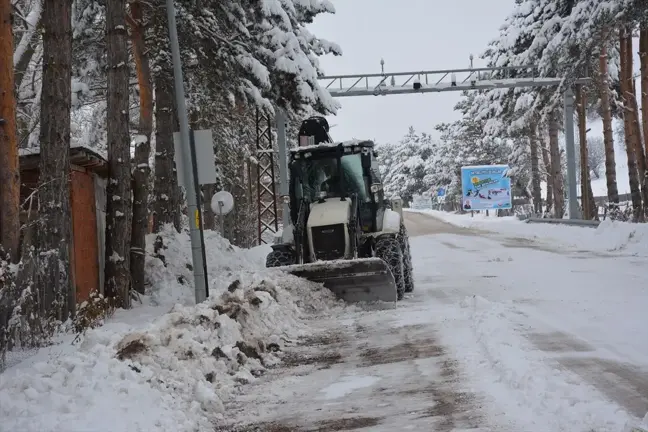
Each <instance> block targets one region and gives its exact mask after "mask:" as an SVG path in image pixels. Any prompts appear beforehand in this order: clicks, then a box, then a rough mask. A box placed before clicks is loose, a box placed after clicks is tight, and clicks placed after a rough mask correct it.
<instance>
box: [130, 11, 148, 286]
mask: <svg viewBox="0 0 648 432" xmlns="http://www.w3.org/2000/svg"><path fill="white" fill-rule="evenodd" d="M143 7H144V6H143V4H142V2H140V1H139V0H136V1H133V2H132V3H131V7H130V9H131V16H132V21H131V22H130V27H131V39H132V43H133V57H134V58H135V68H136V70H137V82H138V84H139V96H140V106H139V136H138V138H137V139H136V140H135V159H134V163H135V167H134V171H133V228H132V235H131V250H130V259H131V262H130V270H131V276H132V283H133V289H135V290H136V291H137V292H139V293H142V294H144V276H145V275H144V273H145V272H144V263H145V252H146V234H148V225H149V219H148V214H149V213H148V201H149V175H150V173H151V167H150V165H149V158H150V156H151V134H152V133H153V85H152V82H151V67H150V65H149V59H148V55H147V53H146V46H145V41H144V23H143V19H144V13H143V10H142V9H143Z"/></svg>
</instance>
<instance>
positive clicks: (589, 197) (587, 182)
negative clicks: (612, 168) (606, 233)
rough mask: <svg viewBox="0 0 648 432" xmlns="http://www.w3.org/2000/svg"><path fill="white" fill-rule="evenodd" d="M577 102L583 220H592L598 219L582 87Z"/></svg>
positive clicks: (585, 101)
mask: <svg viewBox="0 0 648 432" xmlns="http://www.w3.org/2000/svg"><path fill="white" fill-rule="evenodd" d="M576 101H577V104H578V105H577V109H578V137H579V140H580V167H581V179H580V181H581V202H582V207H583V219H586V220H591V219H596V218H597V216H598V215H597V211H596V204H595V203H594V193H593V192H592V181H591V179H590V167H589V162H588V161H589V158H588V151H587V114H586V111H585V110H586V108H587V107H586V105H587V95H586V94H585V91H584V89H583V88H582V86H577V87H576Z"/></svg>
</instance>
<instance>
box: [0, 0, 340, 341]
mask: <svg viewBox="0 0 648 432" xmlns="http://www.w3.org/2000/svg"><path fill="white" fill-rule="evenodd" d="M334 12H335V11H334V9H333V6H332V5H331V3H330V2H329V1H325V0H314V1H309V2H302V1H293V0H281V1H279V0H269V1H264V2H254V1H252V2H250V1H245V0H233V1H227V2H221V1H216V0H203V1H198V2H197V1H193V0H176V1H175V13H176V17H177V23H178V33H179V39H180V45H181V46H180V50H181V57H182V62H183V64H182V66H183V70H184V74H185V92H186V95H187V105H188V109H189V117H190V127H191V128H193V129H212V130H213V132H214V139H215V147H216V150H217V151H216V154H217V156H216V160H215V162H214V163H215V164H216V165H217V168H218V172H219V180H218V183H217V184H215V185H208V186H206V187H205V188H204V190H203V191H202V192H203V198H204V199H203V201H204V202H207V203H209V202H210V200H211V195H213V193H214V192H215V191H216V190H219V189H226V190H230V191H232V192H233V193H235V196H237V197H238V200H237V201H238V202H239V203H240V205H239V207H240V209H241V212H240V214H241V216H242V217H240V218H237V219H236V220H235V221H233V222H231V223H230V224H229V225H230V226H228V232H229V233H230V235H231V237H232V238H233V239H234V242H238V243H239V244H243V245H245V244H246V243H248V244H247V245H249V243H250V241H251V240H250V237H251V235H252V234H251V231H253V230H252V227H251V225H252V221H251V219H250V218H251V215H253V214H254V211H251V208H252V207H253V206H254V203H253V202H252V197H253V196H254V193H255V192H254V190H252V188H253V187H256V186H255V185H254V183H255V182H253V181H252V179H253V178H254V176H255V175H256V174H255V173H256V171H255V169H256V165H255V158H254V149H255V140H256V135H257V130H256V128H257V124H258V121H257V120H258V116H260V115H261V116H269V115H271V114H272V113H273V112H274V110H275V109H277V108H282V109H284V110H285V111H286V113H287V115H288V118H289V119H290V122H291V127H294V125H295V123H296V122H297V121H298V119H300V118H302V117H303V116H305V115H309V114H310V113H314V112H317V113H321V114H329V113H333V112H335V111H336V109H337V108H338V105H337V104H336V102H335V101H334V100H333V99H332V98H331V97H330V95H329V94H328V93H327V92H326V91H325V90H323V89H322V88H320V87H319V85H318V82H317V78H318V76H319V75H320V74H321V72H320V70H319V67H318V61H317V57H318V56H322V55H326V54H332V55H340V54H341V50H340V47H339V46H338V45H336V44H335V43H332V42H329V41H326V40H324V39H320V38H318V37H316V36H315V35H313V34H311V33H310V32H309V31H308V30H307V28H306V26H307V25H308V24H309V23H311V22H312V21H313V19H314V18H315V17H316V16H317V15H319V14H323V13H334ZM167 24H168V23H167V11H166V7H165V2H146V1H142V0H0V250H1V251H2V253H1V256H0V290H1V291H0V348H2V347H7V346H9V345H15V344H32V345H34V344H38V343H39V338H42V337H45V336H44V335H46V334H47V333H48V329H47V328H46V327H48V326H50V324H44V323H57V322H58V323H60V322H62V321H65V320H66V319H67V318H68V317H70V316H71V315H72V314H73V313H74V310H73V309H74V299H73V298H72V299H71V293H73V292H74V290H73V288H72V286H71V278H70V274H71V257H70V244H71V235H72V226H71V214H70V187H69V178H70V157H69V155H70V147H71V145H72V146H78V145H81V146H85V147H89V148H92V149H93V150H95V151H97V152H98V153H100V154H102V155H104V156H105V158H106V159H107V164H108V180H107V188H106V197H107V199H106V225H105V226H106V230H105V257H106V259H105V275H101V276H102V277H103V278H104V280H105V282H104V288H105V294H106V296H107V297H108V298H110V299H112V300H113V301H114V305H116V306H119V307H125V308H128V307H130V304H131V298H132V296H133V293H137V292H139V293H143V292H144V286H145V283H146V281H145V271H144V270H145V251H146V249H147V244H146V242H147V238H148V237H147V234H148V232H149V219H150V216H151V215H152V216H153V231H154V232H160V231H161V230H163V229H164V227H166V226H173V227H174V229H176V230H180V229H181V228H182V224H183V222H182V221H183V216H184V215H183V210H184V209H183V204H182V202H183V200H182V190H181V189H180V188H179V187H178V183H177V179H176V173H175V168H174V144H173V132H174V131H177V130H179V125H178V120H177V111H176V106H175V99H174V80H173V69H172V63H171V54H170V45H169V38H168V25H167ZM21 149H31V150H34V151H37V152H38V153H39V154H40V165H39V179H38V187H37V191H36V194H35V195H36V196H35V201H36V205H35V208H36V209H37V211H36V212H33V213H35V214H32V215H31V218H30V220H29V221H25V220H21V216H24V210H25V205H26V204H25V203H23V202H21V198H20V187H21V178H20V167H19V153H20V151H21ZM246 206H249V207H250V209H247V207H246ZM214 218H215V216H214V215H213V213H211V210H210V209H209V206H208V205H207V206H205V218H204V222H205V227H206V228H212V227H213V225H214ZM23 219H24V217H23ZM28 230H30V232H31V233H32V234H31V235H29V236H27V235H25V234H26V232H27V231H28ZM158 241H161V239H160V238H158V240H157V241H156V248H157V249H158V250H162V249H163V247H164V245H162V244H158ZM5 257H6V259H5ZM50 327H51V326H50Z"/></svg>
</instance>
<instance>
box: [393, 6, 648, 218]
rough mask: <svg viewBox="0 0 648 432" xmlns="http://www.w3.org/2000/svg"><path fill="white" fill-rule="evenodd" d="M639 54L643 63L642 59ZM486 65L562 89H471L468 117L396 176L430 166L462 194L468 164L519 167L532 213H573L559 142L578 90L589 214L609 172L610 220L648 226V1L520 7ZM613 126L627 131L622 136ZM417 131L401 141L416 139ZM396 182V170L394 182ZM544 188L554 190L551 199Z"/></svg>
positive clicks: (437, 180)
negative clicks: (624, 200) (621, 173)
mask: <svg viewBox="0 0 648 432" xmlns="http://www.w3.org/2000/svg"><path fill="white" fill-rule="evenodd" d="M636 52H638V54H639V64H638V65H636V64H635V62H634V54H635V53H636ZM481 58H482V59H483V60H484V61H485V62H486V64H487V65H488V66H489V67H505V66H512V67H521V69H517V70H515V71H511V70H505V71H493V72H492V73H491V74H490V75H489V76H481V77H480V78H481V79H486V80H487V79H507V78H529V77H559V78H562V79H563V83H562V85H561V86H560V87H559V88H516V89H492V90H480V91H471V92H464V93H463V94H462V96H461V100H460V101H459V102H458V103H457V105H456V106H455V110H456V111H457V112H458V113H459V114H460V119H459V120H457V121H455V122H452V123H446V124H440V125H437V126H436V127H435V129H436V130H437V132H438V133H439V135H440V139H439V140H436V141H435V140H431V139H430V138H429V137H426V136H425V135H422V136H421V137H420V138H419V141H420V140H423V141H424V143H423V144H424V145H423V147H422V148H421V149H420V150H419V151H420V155H419V156H420V157H419V159H415V160H417V161H418V162H416V163H414V162H402V166H401V167H400V168H399V169H405V171H403V173H405V175H403V176H402V177H398V176H397V177H396V178H399V179H400V178H403V179H406V180H407V181H408V182H410V183H412V182H415V180H413V179H412V178H410V177H409V176H408V173H409V171H408V170H410V169H418V170H419V171H418V172H419V173H423V168H422V167H423V166H426V167H427V171H425V172H426V174H425V175H426V176H427V177H425V178H426V180H425V183H424V185H425V187H426V188H429V187H439V186H445V187H447V188H448V190H449V191H450V192H451V193H455V194H456V193H457V192H458V178H459V177H458V174H459V168H460V166H461V165H462V164H463V165H466V164H487V163H509V164H510V165H511V167H512V168H514V170H513V173H514V174H515V175H516V178H515V182H516V185H517V186H518V189H520V190H521V191H522V193H523V194H526V195H528V196H529V198H531V199H532V202H533V206H534V212H535V213H537V214H542V213H545V214H551V215H553V216H554V217H558V218H562V217H563V216H564V215H565V214H566V206H565V200H566V188H565V181H566V180H565V157H564V154H563V151H564V149H563V148H561V147H562V146H561V144H560V138H559V137H560V132H561V131H562V129H563V118H564V112H563V94H564V91H565V90H566V89H567V88H568V87H572V88H573V89H574V91H575V99H576V106H575V111H576V113H575V121H576V125H577V131H576V135H577V136H576V140H577V142H576V147H577V151H578V154H577V158H578V167H579V172H580V177H579V179H578V183H579V184H580V191H579V196H580V197H581V210H582V213H583V216H584V217H585V218H586V219H594V218H597V217H598V211H597V208H596V205H595V203H594V196H593V193H592V187H591V180H592V179H591V177H592V174H594V175H596V176H598V175H599V174H602V175H604V176H605V179H606V187H607V202H606V206H607V211H608V214H609V215H610V216H612V217H615V218H621V219H629V220H632V221H644V220H645V218H646V216H647V214H648V182H647V179H648V169H647V167H648V162H647V159H646V158H647V155H648V108H645V107H648V3H647V2H645V1H640V0H517V1H516V2H515V5H514V8H513V10H512V12H511V13H510V14H509V16H508V17H507V18H506V19H505V22H504V23H503V24H502V26H501V27H500V29H499V34H498V35H497V36H496V37H495V38H494V39H493V40H492V41H491V42H490V43H489V44H488V46H487V48H486V49H485V51H484V52H483V53H482V54H481ZM525 66H527V67H525ZM581 77H591V79H592V83H591V84H590V85H587V86H583V85H577V86H575V85H574V82H575V80H576V79H577V78H581ZM638 95H639V96H638ZM639 99H641V100H640V101H639ZM639 106H641V107H642V108H643V109H641V110H640V109H639ZM594 120H598V121H601V122H602V124H603V136H602V137H595V136H591V134H590V135H589V136H588V132H589V128H588V124H589V123H590V122H592V121H594ZM614 122H617V123H619V124H620V126H619V127H618V128H617V132H619V133H618V134H616V136H615V134H614V128H613V125H614ZM412 133H413V131H410V133H409V134H408V135H407V136H406V137H405V138H404V140H403V141H404V142H413V141H416V140H413V139H412ZM615 140H616V141H617V144H620V145H619V147H620V148H623V149H624V150H625V155H623V157H624V158H625V160H626V161H627V168H628V177H629V185H628V186H629V189H630V195H631V203H630V209H629V211H628V212H627V213H625V214H624V212H622V211H621V209H620V198H619V189H618V185H617V173H616V169H617V161H616V158H617V157H618V155H617V154H615V151H614V149H615ZM619 141H620V143H619ZM404 142H401V143H393V144H391V145H384V146H383V148H384V149H383V151H384V152H386V153H388V159H389V153H393V152H395V151H400V152H402V151H406V149H407V148H408V147H409V150H407V151H409V152H412V148H411V147H412V146H411V144H404ZM601 144H602V148H601ZM592 154H594V157H592ZM601 159H602V160H601ZM396 160H398V159H396ZM417 164H418V165H417ZM385 165H389V163H388V162H386V163H385ZM408 165H409V168H408ZM412 165H416V167H413V166H412ZM601 165H602V166H601ZM384 169H385V171H386V172H388V173H389V171H390V170H391V169H393V168H392V167H387V166H385V168H384ZM394 175H395V174H393V173H389V174H388V177H389V176H392V177H393V176H394ZM400 181H401V180H398V181H396V182H394V183H393V184H394V185H395V184H400V183H399V182H400ZM403 181H405V180H403ZM542 183H545V184H546V193H545V194H544V196H543V194H542V187H541V185H542ZM414 189H416V188H414Z"/></svg>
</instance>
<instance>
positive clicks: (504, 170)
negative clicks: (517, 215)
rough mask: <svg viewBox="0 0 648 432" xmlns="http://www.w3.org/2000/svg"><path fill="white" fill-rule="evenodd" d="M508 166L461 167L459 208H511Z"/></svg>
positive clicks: (472, 209)
mask: <svg viewBox="0 0 648 432" xmlns="http://www.w3.org/2000/svg"><path fill="white" fill-rule="evenodd" d="M508 173H509V166H508V165H479V166H465V167H461V207H462V208H463V209H464V210H470V211H471V212H472V211H474V210H493V209H495V210H498V209H511V208H513V199H512V196H511V195H512V194H511V178H510V177H509V176H508Z"/></svg>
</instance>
